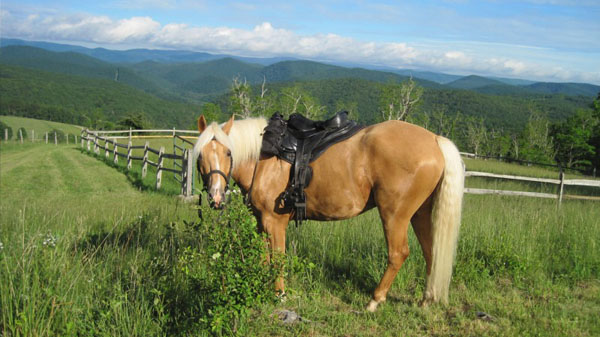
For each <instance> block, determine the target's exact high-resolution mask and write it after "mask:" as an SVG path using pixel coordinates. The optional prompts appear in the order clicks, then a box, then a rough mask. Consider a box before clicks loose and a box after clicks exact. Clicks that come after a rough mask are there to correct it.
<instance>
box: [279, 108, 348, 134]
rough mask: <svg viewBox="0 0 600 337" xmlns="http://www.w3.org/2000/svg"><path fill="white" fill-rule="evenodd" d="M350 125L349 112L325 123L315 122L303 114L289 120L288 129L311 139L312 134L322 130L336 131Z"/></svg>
mask: <svg viewBox="0 0 600 337" xmlns="http://www.w3.org/2000/svg"><path fill="white" fill-rule="evenodd" d="M347 123H348V112H346V111H340V112H338V113H336V114H335V116H333V117H331V118H329V119H328V120H324V121H313V120H312V119H308V118H306V117H304V116H303V115H301V114H298V113H295V114H292V115H291V116H290V119H289V120H288V127H289V128H291V129H293V130H294V131H296V133H297V134H298V135H299V136H300V137H309V136H310V135H311V134H312V133H315V132H319V131H322V130H334V129H339V128H341V127H342V126H345V125H346V124H347Z"/></svg>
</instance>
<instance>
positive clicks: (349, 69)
mask: <svg viewBox="0 0 600 337" xmlns="http://www.w3.org/2000/svg"><path fill="white" fill-rule="evenodd" d="M0 46H1V47H3V49H4V47H8V46H29V47H35V48H40V49H44V50H47V51H52V52H59V53H65V52H72V53H77V54H81V55H87V56H90V57H92V58H94V59H97V60H101V61H104V62H106V63H109V64H111V65H113V64H122V65H124V66H131V65H133V67H134V68H136V69H137V70H140V71H148V72H150V73H154V74H163V75H165V76H170V75H173V74H177V73H181V72H182V69H185V68H186V66H185V64H188V65H189V64H198V63H206V62H210V61H219V60H223V59H230V60H231V61H229V62H228V64H227V65H226V67H224V68H221V69H223V70H230V71H229V74H226V73H223V74H217V75H232V73H233V76H236V75H239V76H240V77H243V78H246V79H247V80H248V81H249V82H250V83H258V82H260V81H262V80H263V78H266V80H267V81H269V82H281V81H294V80H315V79H324V78H345V77H355V78H362V79H368V80H373V81H379V82H382V81H390V80H402V79H406V78H407V77H413V78H414V79H418V80H419V82H420V85H422V86H424V87H429V88H441V87H440V86H438V85H445V86H447V87H449V88H454V89H466V90H474V91H478V92H482V93H489V94H507V93H509V94H519V93H540V94H565V95H583V96H590V97H593V96H595V95H597V94H598V92H600V86H598V85H593V84H587V83H554V82H537V81H530V80H526V79H510V78H498V77H482V76H476V75H469V76H459V75H451V74H444V73H436V72H428V71H419V70H411V69H394V68H386V67H379V68H377V67H369V66H365V65H355V64H326V63H319V62H311V61H304V60H297V59H293V58H281V57H275V58H250V57H239V56H233V55H223V54H209V53H202V52H193V51H181V50H153V49H131V50H109V49H105V48H86V47H81V46H75V45H68V44H57V43H49V42H37V41H25V40H19V39H0ZM2 54H9V52H8V51H5V52H3V53H2ZM9 57H10V56H9V55H3V56H2V58H3V59H4V58H9ZM234 61H238V62H240V63H243V64H244V65H240V64H239V63H235V62H234ZM2 62H5V61H2ZM12 64H15V63H14V62H12ZM257 65H260V66H262V69H261V68H260V67H257ZM217 66H219V67H221V66H223V65H222V64H219V63H217ZM113 68H114V66H113ZM168 68H172V69H168ZM207 68H211V64H210V63H208V64H206V65H205V66H202V67H199V68H197V69H192V71H193V70H198V71H202V70H205V69H207ZM236 70H238V71H237V72H236ZM183 72H186V73H187V71H186V70H183ZM214 75H215V73H214V72H213V73H212V74H210V75H204V74H202V75H200V76H199V77H196V78H194V79H190V74H188V75H187V76H186V79H188V80H190V81H192V82H202V81H203V80H215V79H216V78H215V77H214ZM394 75H396V76H394ZM217 77H222V76H217ZM231 79H232V76H227V77H226V78H225V80H226V81H227V84H228V85H229V83H230V82H231ZM169 82H173V81H169ZM176 82H179V81H176ZM218 82H221V81H218ZM222 84H223V83H216V86H215V87H212V88H210V89H211V90H209V91H212V92H219V91H220V90H221V89H222V88H223V85H222ZM140 85H141V84H140ZM176 86H177V87H179V88H182V87H184V88H185V87H192V88H194V87H196V86H197V84H196V85H194V84H193V83H189V82H188V83H187V84H181V83H178V84H176ZM226 87H227V86H225V88H226ZM207 89H208V88H207Z"/></svg>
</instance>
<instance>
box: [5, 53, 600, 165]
mask: <svg viewBox="0 0 600 337" xmlns="http://www.w3.org/2000/svg"><path fill="white" fill-rule="evenodd" d="M0 79H1V81H0V95H1V96H2V100H0V114H2V115H15V116H23V117H31V118H38V119H46V120H50V121H57V122H64V123H72V124H77V125H82V126H85V127H89V128H92V129H114V128H129V127H132V128H150V127H162V128H172V127H177V128H194V121H195V119H196V118H197V117H198V116H199V115H200V113H204V114H205V115H207V116H208V117H209V118H212V119H216V120H219V121H223V120H225V119H227V118H228V117H229V116H231V115H232V114H236V115H238V116H240V117H245V116H257V115H262V116H266V117H269V116H271V115H272V114H273V113H274V112H276V111H278V112H281V113H283V114H284V115H289V114H291V113H293V112H298V113H302V114H305V115H306V116H308V117H310V118H314V119H319V118H325V117H327V116H330V115H332V114H333V113H335V112H337V111H340V110H347V111H348V112H349V113H350V115H351V117H352V118H354V119H356V120H358V121H359V122H361V123H363V124H373V123H377V122H381V121H384V120H388V119H401V120H405V121H407V122H411V123H415V124H418V125H420V126H422V127H424V128H426V129H428V130H431V131H432V132H434V133H437V134H441V135H444V136H446V137H449V138H450V139H452V140H453V141H454V142H456V143H457V145H458V146H459V148H460V149H461V150H462V151H465V152H472V153H475V154H477V155H483V156H492V157H504V158H509V159H512V160H520V161H532V162H539V163H547V164H558V165H561V166H563V167H566V168H576V169H580V170H583V171H584V172H586V173H593V170H594V168H597V167H598V166H599V162H600V159H599V156H600V154H599V153H600V151H599V150H598V147H599V142H600V140H599V138H600V137H599V133H600V130H599V128H600V126H599V125H600V122H599V119H600V113H599V112H598V98H597V97H596V95H597V94H598V92H600V90H598V88H599V87H598V86H594V85H590V84H578V83H533V84H527V85H509V84H507V83H503V82H501V81H500V80H496V79H488V78H483V77H478V76H465V77H462V78H459V79H457V80H454V81H452V82H449V83H446V84H441V83H436V82H433V81H430V80H426V79H420V78H413V77H411V76H406V75H401V74H399V73H392V72H385V71H375V70H368V69H361V68H345V67H340V66H334V65H328V64H322V63H317V62H309V61H281V62H276V63H273V64H270V65H266V66H265V65H260V64H253V63H246V62H242V61H240V60H237V59H233V58H221V59H213V60H209V61H206V62H195V63H189V62H188V63H160V62H155V61H148V60H147V61H143V62H138V63H133V64H131V63H109V62H105V61H101V60H99V59H95V58H93V57H90V56H87V55H83V54H79V53H74V52H68V53H57V52H52V51H48V50H42V49H40V48H33V47H22V46H21V47H19V46H8V47H3V48H0ZM409 87H410V88H409ZM408 89H410V90H409V91H408V96H407V92H406V90H408ZM594 92H595V94H592V93H594ZM595 97H596V99H594V98H595ZM411 100H414V102H412V103H411ZM398 111H401V112H398Z"/></svg>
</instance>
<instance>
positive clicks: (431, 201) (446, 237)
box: [193, 115, 465, 312]
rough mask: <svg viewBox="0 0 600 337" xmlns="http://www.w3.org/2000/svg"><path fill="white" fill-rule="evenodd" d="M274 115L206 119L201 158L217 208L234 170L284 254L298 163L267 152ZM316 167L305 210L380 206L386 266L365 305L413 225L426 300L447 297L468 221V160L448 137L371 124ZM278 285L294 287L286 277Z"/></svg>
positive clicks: (402, 252) (341, 211) (331, 212)
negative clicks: (287, 200)
mask: <svg viewBox="0 0 600 337" xmlns="http://www.w3.org/2000/svg"><path fill="white" fill-rule="evenodd" d="M266 125H267V121H266V119H265V118H262V117H261V118H246V119H243V120H235V121H234V118H233V116H232V117H231V118H230V119H229V120H228V121H227V122H225V123H223V124H220V125H219V124H217V123H216V122H213V123H211V124H210V125H208V124H207V121H206V119H205V118H204V116H203V115H202V116H200V118H199V119H198V130H199V131H200V136H199V137H198V139H197V141H196V143H195V145H194V149H193V155H194V157H193V158H194V160H196V161H197V166H198V171H199V174H200V176H201V178H202V179H203V181H204V182H205V187H206V189H207V191H208V198H209V199H210V202H211V205H212V207H214V208H221V207H223V205H224V204H225V202H226V198H225V192H226V189H227V185H228V182H229V181H228V180H229V179H230V178H232V179H233V180H234V181H235V182H236V183H237V184H238V186H239V187H240V189H241V190H242V192H243V193H244V194H246V195H247V197H248V198H249V200H250V203H251V208H252V211H253V214H254V215H255V216H256V218H257V223H258V227H259V230H260V231H262V232H265V233H266V234H267V237H268V241H269V246H270V249H271V252H275V251H278V252H281V253H283V254H285V240H286V236H285V233H286V228H287V225H288V223H289V222H290V220H291V219H292V217H293V214H294V210H293V209H288V208H286V207H284V205H283V203H282V200H281V194H282V192H283V191H285V189H286V187H287V185H288V183H289V177H290V169H291V165H290V164H289V163H287V162H285V161H283V160H281V159H279V158H277V157H276V156H265V155H261V151H260V150H261V141H262V133H263V130H264V128H265V126H266ZM310 166H311V167H312V170H313V177H312V180H311V182H310V184H309V185H308V187H307V188H306V189H305V194H306V203H307V204H306V217H307V218H308V219H310V220H318V221H328V220H342V219H348V218H351V217H354V216H357V215H359V214H361V213H364V212H366V211H367V210H370V209H372V208H374V207H377V209H378V211H379V215H380V218H381V221H382V224H383V230H384V234H385V240H386V243H387V250H388V257H387V260H388V261H387V268H386V270H385V272H384V274H383V276H382V278H381V281H380V282H379V284H378V285H377V287H376V288H375V291H374V292H373V297H372V299H371V300H370V301H369V303H368V304H367V307H366V309H367V310H368V311H371V312H374V311H375V310H376V309H377V307H378V305H379V304H380V303H382V302H384V301H385V300H386V296H387V293H388V290H389V289H390V286H391V284H392V282H393V280H394V278H395V277H396V274H397V273H398V271H399V269H400V267H401V266H402V264H403V263H404V261H405V260H406V258H407V257H408V255H409V246H408V226H409V223H410V224H412V228H413V230H414V232H415V234H416V237H417V239H418V242H419V244H420V246H421V249H422V251H423V255H424V257H425V263H426V271H427V281H426V288H425V292H424V295H423V299H422V300H421V305H423V306H426V305H428V304H430V303H435V302H442V303H444V304H447V303H448V292H449V287H450V279H451V276H452V269H453V264H454V258H455V255H456V246H457V241H458V233H459V228H460V221H461V210H462V198H463V189H464V176H465V173H464V170H465V169H464V164H463V161H462V159H461V157H460V154H459V152H458V149H457V148H456V146H455V145H454V144H453V143H452V142H451V141H450V140H449V139H447V138H444V137H442V136H438V135H435V134H433V133H431V132H429V131H428V130H426V129H424V128H421V127H419V126H416V125H413V124H410V123H406V122H403V121H396V120H391V121H385V122H382V123H378V124H374V125H371V126H367V127H365V128H363V129H362V130H360V131H359V132H358V133H356V134H355V135H353V136H352V137H350V138H348V139H346V140H344V141H342V142H339V143H337V144H335V145H333V146H331V147H330V148H329V149H327V150H326V151H325V153H323V154H322V155H321V156H320V157H319V158H317V159H316V160H315V161H314V162H312V163H311V164H310ZM275 289H276V290H277V291H279V292H281V293H283V292H284V291H285V288H284V280H283V277H279V279H278V280H277V281H276V284H275Z"/></svg>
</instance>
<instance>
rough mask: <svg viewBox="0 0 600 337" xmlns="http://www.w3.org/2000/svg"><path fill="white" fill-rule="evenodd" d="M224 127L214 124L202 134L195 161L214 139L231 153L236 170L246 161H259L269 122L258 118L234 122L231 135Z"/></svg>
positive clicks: (198, 141)
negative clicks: (226, 132)
mask: <svg viewBox="0 0 600 337" xmlns="http://www.w3.org/2000/svg"><path fill="white" fill-rule="evenodd" d="M223 125H224V123H223V124H221V125H219V124H217V123H216V122H213V123H211V124H210V125H209V126H208V127H207V128H206V129H205V130H204V131H203V132H202V134H200V137H198V140H197V141H196V144H195V145H194V161H195V160H197V159H198V156H200V154H201V153H202V149H203V148H204V146H206V144H208V143H209V142H210V141H211V140H213V139H216V140H217V141H218V142H219V143H221V144H223V146H225V147H226V148H228V149H229V150H230V151H231V156H232V158H233V168H234V169H235V168H236V167H238V165H240V164H242V163H243V162H245V161H249V160H252V161H257V160H258V157H259V155H260V147H261V145H262V134H263V130H264V128H265V126H267V120H266V119H265V118H263V117H258V118H248V119H242V120H237V121H234V122H233V126H232V127H231V131H230V132H229V135H227V134H225V132H223V130H222V129H221V128H222V127H223Z"/></svg>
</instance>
